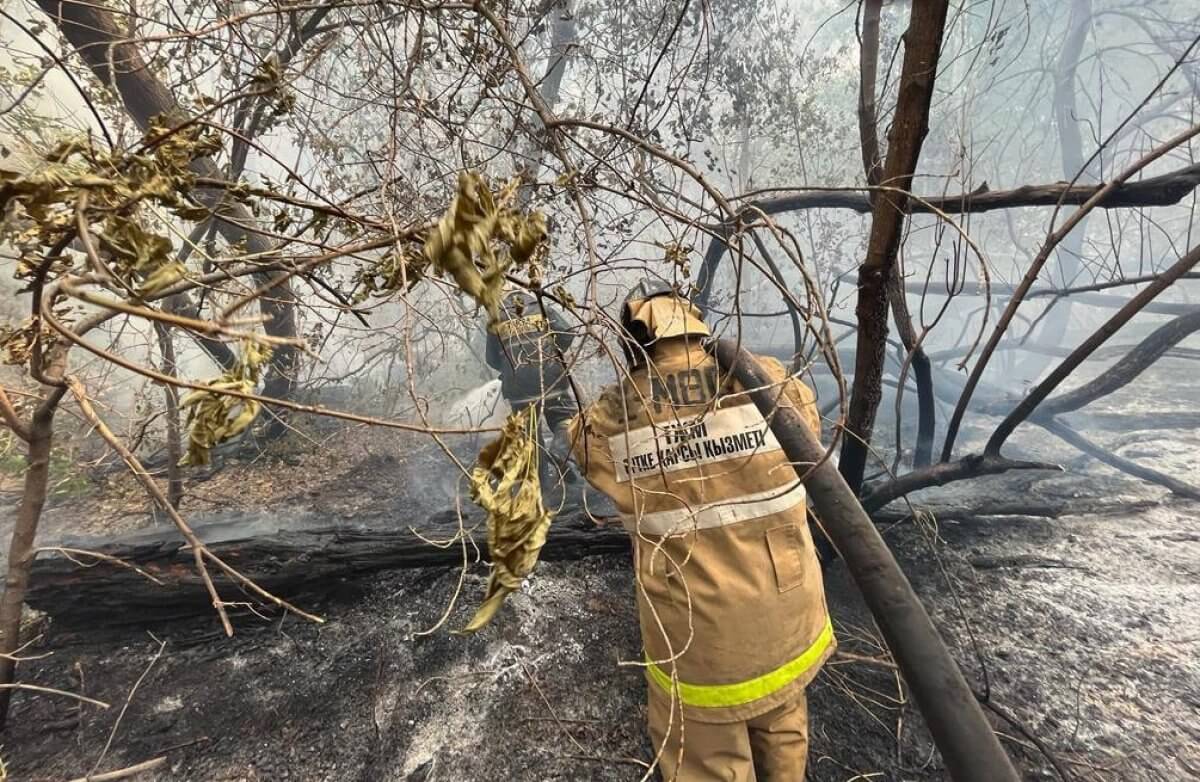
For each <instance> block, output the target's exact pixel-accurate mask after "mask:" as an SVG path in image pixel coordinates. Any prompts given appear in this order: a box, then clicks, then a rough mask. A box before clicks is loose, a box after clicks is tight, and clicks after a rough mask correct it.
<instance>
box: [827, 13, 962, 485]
mask: <svg viewBox="0 0 1200 782" xmlns="http://www.w3.org/2000/svg"><path fill="white" fill-rule="evenodd" d="M947 10H948V4H947V3H946V2H944V0H929V2H926V3H916V4H914V5H913V8H912V21H911V23H910V24H909V28H908V32H907V33H905V45H904V64H903V66H902V67H901V74H900V95H899V98H898V100H897V104H896V115H895V118H894V120H893V122H892V131H891V133H890V134H889V137H888V152H887V161H886V163H885V164H884V170H883V183H884V184H886V185H888V186H889V187H894V188H898V189H899V192H893V191H889V192H887V193H883V194H881V196H880V198H879V199H878V200H877V201H876V205H875V210H874V213H873V218H872V221H871V236H870V238H869V240H868V244H867V257H866V260H865V261H864V262H863V264H862V266H861V267H860V268H859V279H858V286H859V287H858V304H857V307H856V308H855V313H856V316H857V320H858V343H857V355H856V357H855V368H854V388H853V391H852V392H851V395H850V406H849V412H848V415H847V422H846V439H845V442H844V444H843V446H842V455H841V462H840V465H839V469H841V472H842V475H843V476H844V477H845V478H846V482H847V483H848V484H849V485H850V486H851V488H853V489H854V490H855V491H856V492H857V491H858V489H859V488H860V487H861V486H862V480H863V472H864V470H865V469H866V463H867V453H868V445H869V444H870V441H871V432H872V430H873V429H874V425H875V412H876V410H877V408H878V407H879V402H880V400H881V399H882V397H883V385H882V379H883V362H884V351H885V347H886V344H887V331H888V328H887V313H888V283H889V281H890V279H891V277H892V275H893V274H894V270H895V264H896V254H897V252H898V251H899V249H900V238H901V234H902V232H903V228H904V216H905V213H906V207H905V205H906V203H907V202H908V194H907V190H908V188H909V187H910V186H911V184H912V178H913V173H914V172H915V171H916V168H917V160H918V158H919V157H920V155H921V145H922V144H923V143H924V141H925V134H926V133H927V132H928V130H929V105H930V102H931V101H932V99H933V82H934V78H935V76H936V74H937V62H938V54H939V52H940V50H941V45H942V34H943V31H944V29H945V26H946V13H947Z"/></svg>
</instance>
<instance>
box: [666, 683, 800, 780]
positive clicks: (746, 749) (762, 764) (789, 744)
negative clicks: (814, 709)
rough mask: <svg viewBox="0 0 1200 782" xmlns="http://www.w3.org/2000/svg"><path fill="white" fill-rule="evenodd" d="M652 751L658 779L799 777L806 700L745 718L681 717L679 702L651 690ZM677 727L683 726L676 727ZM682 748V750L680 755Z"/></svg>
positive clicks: (769, 778) (766, 778) (779, 778)
mask: <svg viewBox="0 0 1200 782" xmlns="http://www.w3.org/2000/svg"><path fill="white" fill-rule="evenodd" d="M648 721H649V728H650V739H651V741H653V747H652V749H653V751H654V752H656V753H657V752H658V751H659V748H660V747H661V748H662V754H661V756H660V757H659V772H660V773H661V774H662V779H663V782H802V780H803V779H804V766H805V762H806V761H807V760H808V705H807V701H806V700H805V697H804V691H803V690H801V691H800V694H799V695H797V696H796V697H795V698H793V699H792V700H790V701H787V702H786V703H784V704H782V705H780V706H777V707H775V708H774V709H771V710H770V711H768V712H766V713H765V714H760V715H759V716H757V717H754V718H753V719H750V720H747V721H745V722H731V723H723V724H712V723H707V722H696V721H695V720H686V721H682V725H681V718H680V714H679V706H678V705H676V707H675V709H674V713H672V710H671V702H670V700H668V699H667V698H666V697H664V696H662V695H661V694H659V693H654V692H652V693H650V702H649V709H648ZM681 727H682V730H681V729H680V728H681ZM681 750H682V755H681Z"/></svg>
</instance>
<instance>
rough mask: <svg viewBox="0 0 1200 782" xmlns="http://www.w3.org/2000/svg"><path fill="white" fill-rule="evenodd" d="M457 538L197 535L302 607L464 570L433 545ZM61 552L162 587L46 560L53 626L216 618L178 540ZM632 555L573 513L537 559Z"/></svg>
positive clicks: (32, 598) (436, 530) (41, 567)
mask: <svg viewBox="0 0 1200 782" xmlns="http://www.w3.org/2000/svg"><path fill="white" fill-rule="evenodd" d="M472 526H474V527H476V528H477V529H476V530H475V532H474V534H473V535H471V537H470V539H468V540H467V541H466V546H465V550H466V558H467V562H468V563H469V564H471V565H474V564H475V563H478V562H481V561H486V559H487V542H486V537H487V535H486V532H485V531H484V530H483V528H482V520H480V519H477V518H472V519H470V520H469V522H468V529H470V528H471V527H472ZM457 530H458V523H457V521H456V520H455V518H454V516H453V514H442V515H441V516H440V517H435V518H434V519H432V520H431V522H430V523H429V524H427V525H424V526H423V527H422V528H421V530H420V534H418V533H416V532H414V531H412V530H410V529H409V528H408V527H407V526H404V525H401V524H396V525H394V526H391V527H383V526H382V525H380V526H377V527H374V528H369V527H363V526H353V527H351V526H340V527H334V526H304V527H301V528H299V529H274V530H271V531H266V530H264V528H263V527H262V525H261V524H248V523H245V522H236V523H223V524H209V525H203V524H201V525H198V526H197V527H196V534H197V535H198V536H199V537H200V539H201V540H203V541H204V542H205V544H206V545H207V546H208V547H209V548H210V549H211V550H212V552H213V553H214V554H216V555H217V556H219V557H221V558H222V559H223V560H225V561H226V562H228V563H229V564H230V565H232V566H233V567H234V568H236V569H238V570H239V571H241V572H242V573H243V574H245V575H246V576H248V577H249V578H251V579H252V580H254V581H255V582H256V583H257V584H258V585H259V586H261V587H263V588H264V589H266V590H268V591H270V592H272V593H274V594H276V595H278V596H279V597H282V598H284V599H287V600H297V599H298V600H303V599H305V598H317V597H321V596H324V595H328V594H331V593H335V592H338V591H339V590H340V589H341V588H343V586H344V585H345V584H346V583H347V582H353V581H355V580H360V579H363V578H364V577H367V576H370V575H371V574H375V573H379V572H380V571H384V570H394V569H402V568H422V567H439V568H446V567H460V566H462V564H463V557H464V547H463V545H462V543H461V542H454V543H453V544H451V545H448V546H440V545H434V544H433V543H431V542H430V541H438V542H440V543H444V542H445V541H447V540H450V539H452V538H453V536H454V534H455V533H456V532H457ZM63 545H64V546H69V547H70V548H74V549H85V550H89V551H96V552H99V553H102V554H106V555H108V556H110V557H115V558H117V559H119V560H121V561H123V562H125V563H127V564H128V565H133V566H136V567H137V568H141V569H142V570H143V571H144V572H145V573H148V574H150V575H152V576H154V577H155V578H156V579H158V580H159V581H161V582H162V584H161V585H160V584H155V583H154V582H153V581H151V580H150V579H149V578H147V577H146V576H145V575H142V574H139V573H138V572H137V571H136V570H134V569H133V568H131V567H121V566H120V565H117V564H114V563H110V562H106V561H96V560H89V559H88V558H87V557H85V556H79V555H74V554H73V555H72V557H73V558H74V559H72V558H70V557H67V556H64V555H62V554H60V553H57V552H55V551H53V550H47V551H43V552H42V553H41V554H40V555H39V556H38V558H37V559H36V560H35V561H34V563H33V573H32V586H31V588H30V590H29V591H28V593H27V595H26V602H27V603H28V604H29V605H30V606H32V607H33V608H36V609H38V610H39V611H44V612H46V613H47V614H49V615H50V616H51V617H53V619H54V621H55V622H57V623H61V624H64V625H88V626H93V627H95V626H120V625H147V624H154V623H157V622H164V621H170V620H175V619H181V618H186V617H193V616H201V615H204V614H211V613H212V601H211V599H210V598H209V596H208V593H207V591H206V590H205V587H204V584H203V582H202V581H201V580H200V577H199V575H198V574H197V573H196V570H195V567H194V558H193V557H192V554H191V551H190V550H189V549H186V548H185V543H184V541H183V540H181V539H179V538H178V537H177V535H175V534H174V533H173V532H168V531H165V530H155V531H152V532H149V533H141V534H134V535H129V536H125V537H124V538H121V539H117V540H113V541H111V542H109V543H104V544H97V543H95V542H93V541H69V542H64V543H63ZM628 550H629V536H628V533H626V532H625V531H624V530H623V529H621V528H620V527H619V526H604V527H598V526H597V525H596V523H595V522H593V521H591V520H590V519H589V518H588V517H587V516H586V515H585V514H582V513H575V514H572V515H568V516H565V517H563V518H560V519H557V520H555V522H554V525H553V526H552V527H551V530H550V535H549V538H548V539H547V541H546V545H545V547H544V548H543V549H542V556H541V558H542V559H543V560H564V559H581V558H583V557H588V556H595V555H600V554H613V553H624V552H628ZM81 563H82V564H81ZM93 563H94V564H93ZM481 572H483V571H482V570H481ZM212 575H213V580H214V582H215V583H216V585H217V588H218V590H219V591H220V592H221V596H222V598H223V599H225V600H227V601H233V602H237V601H244V602H246V603H248V604H250V605H253V606H254V610H255V611H258V612H260V613H263V614H272V613H275V612H274V611H273V610H272V609H271V607H270V606H263V605H261V601H260V600H258V599H257V598H255V597H254V596H252V595H249V594H247V593H245V592H243V591H242V590H241V589H240V588H239V587H238V586H236V585H235V584H233V583H232V582H230V581H228V580H227V579H225V578H223V577H222V576H221V575H220V574H218V573H215V572H214V573H213V574H212ZM231 611H232V609H231ZM214 616H215V615H214Z"/></svg>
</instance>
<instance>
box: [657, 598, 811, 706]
mask: <svg viewBox="0 0 1200 782" xmlns="http://www.w3.org/2000/svg"><path fill="white" fill-rule="evenodd" d="M831 643H833V624H832V623H830V621H829V619H826V620H825V627H824V629H822V630H821V633H820V635H818V636H817V639H816V640H815V641H813V642H812V644H810V645H809V647H808V648H807V649H805V650H804V651H803V652H801V653H800V656H799V657H796V658H794V659H792V660H789V661H788V662H786V663H784V664H783V665H781V666H779V667H778V668H776V669H775V670H773V671H769V672H767V673H764V674H763V675H762V676H756V677H755V678H753V679H747V680H746V681H744V682H735V683H734V684H687V683H685V682H672V681H671V677H670V675H669V674H667V673H666V672H665V671H663V669H662V668H659V667H658V666H657V665H655V664H654V663H652V662H650V661H649V659H647V661H646V663H647V670H649V671H650V678H652V679H653V680H654V682H655V683H656V684H657V685H658V686H659V687H661V688H662V689H663V690H665V691H666V692H667V693H668V694H670V693H671V692H672V691H677V692H678V693H679V698H680V700H682V701H683V703H684V704H685V705H688V706H696V707H699V708H702V709H717V708H721V707H724V706H741V705H742V704H743V703H750V702H752V701H756V700H758V699H759V698H765V697H767V696H768V695H770V694H771V693H774V692H778V691H779V690H781V689H783V688H784V687H786V686H787V685H789V684H791V683H792V682H794V681H795V680H796V679H798V678H800V677H801V676H803V675H804V674H805V673H807V672H808V671H809V669H811V668H812V667H813V666H814V665H816V664H817V661H818V660H820V659H821V656H822V655H823V654H825V651H826V650H827V649H828V648H829V645H830V644H831Z"/></svg>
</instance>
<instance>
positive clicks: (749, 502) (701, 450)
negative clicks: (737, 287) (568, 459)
mask: <svg viewBox="0 0 1200 782" xmlns="http://www.w3.org/2000/svg"><path fill="white" fill-rule="evenodd" d="M759 361H760V362H761V363H762V364H763V366H764V367H765V368H766V369H767V371H768V372H769V373H770V375H771V376H772V378H773V379H775V380H776V381H777V382H778V385H777V386H776V389H777V390H779V391H781V392H782V393H781V396H780V402H779V404H780V405H785V406H792V407H793V408H798V409H799V411H800V413H801V416H802V418H803V420H804V421H805V422H806V423H808V424H809V425H810V426H811V427H812V429H813V430H814V431H819V428H820V419H819V417H818V415H817V409H816V404H815V399H814V397H813V393H812V391H811V390H810V389H809V388H808V387H807V386H805V385H804V384H803V383H801V382H800V381H798V380H795V379H788V376H787V373H786V371H785V370H784V368H783V366H782V365H781V364H780V363H779V362H778V361H776V360H774V359H772V358H763V357H760V358H759ZM717 386H718V373H717V367H716V364H715V362H714V361H713V359H712V357H711V356H709V355H708V354H707V353H706V352H705V351H704V349H703V348H702V347H701V345H700V344H699V342H698V341H697V340H696V339H694V338H691V339H690V343H689V338H686V337H685V338H677V339H671V340H668V341H666V342H663V343H661V344H660V345H659V346H657V347H656V348H655V351H654V354H653V355H652V360H651V363H650V366H649V367H648V368H647V367H642V368H639V369H637V370H635V371H634V372H632V373H631V375H630V377H629V378H627V379H626V380H625V381H624V382H623V383H621V384H619V385H617V386H614V387H611V388H609V389H607V390H606V391H605V392H604V393H603V394H602V395H601V397H600V398H599V399H598V400H597V401H596V402H594V403H593V404H591V405H589V406H588V408H587V409H586V410H585V411H584V412H583V413H582V414H581V415H580V416H578V417H576V418H575V419H574V420H573V421H572V422H571V428H570V432H569V436H570V438H571V443H572V448H573V454H574V457H575V459H576V461H577V463H578V464H579V465H580V466H581V468H582V469H583V471H584V473H585V475H586V477H587V479H588V481H589V482H590V483H591V484H592V485H593V486H595V487H596V488H597V489H599V490H600V491H602V492H604V493H605V494H607V495H608V496H609V497H610V498H611V499H612V501H613V503H614V504H615V505H616V506H617V509H618V511H619V512H620V514H621V518H622V522H623V523H624V525H625V527H626V529H628V530H629V532H630V533H631V536H632V538H633V549H634V561H635V567H636V576H637V601H638V613H639V618H640V623H641V630H642V642H643V645H644V648H645V655H646V663H647V667H646V671H647V679H648V680H649V686H650V690H651V693H652V697H663V696H669V697H673V698H676V699H677V700H678V701H680V702H681V703H682V704H683V709H684V715H685V716H686V717H687V718H689V719H695V720H698V721H701V722H714V723H721V722H735V721H741V720H747V719H751V718H753V717H755V716H757V715H759V714H762V713H763V712H766V711H768V710H770V709H772V708H774V707H775V706H777V705H779V704H782V703H784V702H786V701H788V700H789V699H790V698H792V697H794V696H795V695H796V694H798V692H799V690H800V689H801V688H803V687H804V686H805V685H806V684H808V682H809V681H811V679H812V678H813V676H814V675H816V672H817V670H818V669H819V668H820V666H821V664H822V663H823V662H824V661H825V659H826V658H827V657H828V656H829V655H830V654H831V653H832V652H833V649H834V647H835V641H834V638H833V629H832V626H831V625H830V622H829V615H828V612H827V610H826V607H825V592H824V587H823V583H822V580H821V569H820V566H819V564H818V562H817V557H816V553H815V551H814V549H813V542H812V538H811V537H810V533H809V530H808V524H807V522H806V518H805V493H804V487H803V485H802V484H801V483H800V482H799V481H798V479H797V474H796V471H795V469H794V468H793V467H792V465H791V464H790V463H789V462H788V460H787V457H786V456H785V455H784V453H783V451H782V450H781V448H780V445H779V442H778V441H777V440H776V438H775V436H774V435H773V434H772V433H771V430H770V428H769V426H768V425H767V422H766V420H764V418H763V416H762V415H761V414H760V413H759V412H758V409H757V407H755V405H754V403H753V402H752V401H751V400H750V398H749V397H748V396H746V395H745V394H739V393H738V392H739V391H740V390H741V387H740V386H738V385H737V384H736V381H734V380H733V379H732V378H727V379H726V380H725V385H724V386H723V388H722V389H720V390H719V389H718V387H717Z"/></svg>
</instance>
